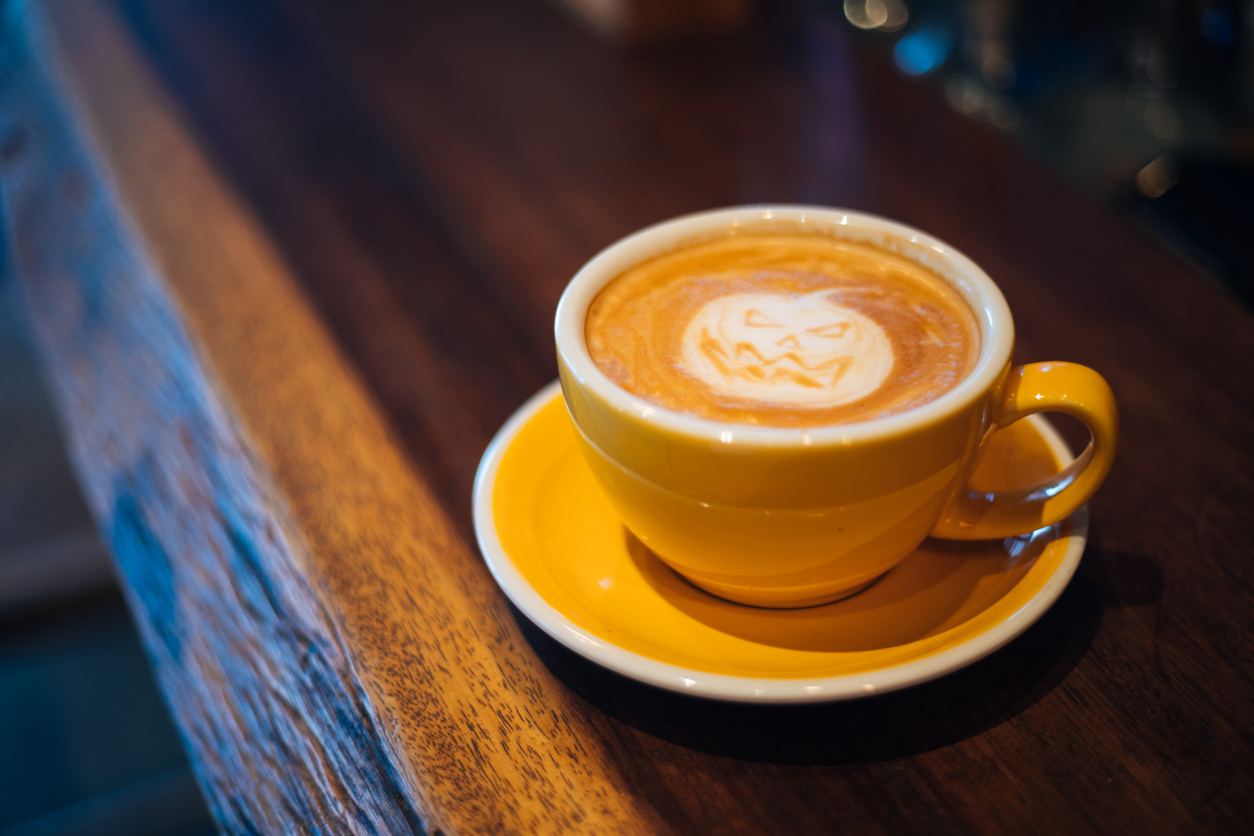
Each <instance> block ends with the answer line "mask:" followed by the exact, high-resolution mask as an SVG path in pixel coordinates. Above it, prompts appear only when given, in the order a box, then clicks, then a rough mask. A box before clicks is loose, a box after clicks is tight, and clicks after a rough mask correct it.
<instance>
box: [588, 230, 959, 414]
mask: <svg viewBox="0 0 1254 836" xmlns="http://www.w3.org/2000/svg"><path fill="white" fill-rule="evenodd" d="M585 336H586V339H587V344H588V350H589V353H590V355H591V356H592V360H593V362H594V363H595V364H596V365H597V366H598V368H600V369H601V370H602V371H603V372H604V373H605V374H606V375H607V376H608V377H609V378H610V379H611V380H613V381H614V382H615V383H616V384H618V385H619V386H621V387H622V388H623V389H626V390H627V391H629V392H632V393H633V394H636V395H638V396H640V397H642V398H644V399H645V400H648V401H650V402H652V403H655V404H657V405H659V406H663V407H666V408H668V409H673V410H676V411H680V412H687V413H691V414H693V415H697V416H700V417H704V418H711V419H714V420H719V421H731V422H735V423H744V424H759V425H765V426H821V425H826V424H841V423H851V422H855V421H864V420H869V419H871V418H876V417H881V416H885V415H892V414H896V413H899V412H903V411H906V410H908V409H912V408H914V407H916V406H919V405H921V404H923V403H927V402H928V401H931V400H934V399H935V398H937V397H939V396H940V395H942V394H944V393H945V392H947V391H949V389H952V388H953V387H954V386H956V385H957V384H958V383H959V382H961V381H962V380H963V379H964V378H965V377H966V376H967V375H968V374H970V372H971V370H972V369H973V368H974V366H975V361H976V358H977V357H978V355H979V348H980V332H979V326H978V323H977V321H976V319H975V316H974V314H973V313H972V312H971V309H970V308H969V307H968V306H967V304H966V302H965V301H964V300H963V299H962V297H961V296H960V295H959V294H958V292H957V291H956V290H955V289H954V288H953V287H952V286H951V285H949V284H948V283H947V282H946V281H944V280H943V279H942V278H940V277H939V276H937V275H936V274H935V273H933V272H931V271H930V270H928V269H927V268H925V267H923V266H921V265H919V264H917V263H916V262H914V261H911V260H909V259H906V258H904V257H902V256H899V255H896V254H894V253H891V252H888V251H886V250H883V249H880V248H878V247H875V246H872V245H870V244H863V243H854V242H849V241H843V240H840V239H835V238H830V237H827V236H823V235H816V234H804V233H800V234H791V233H786V234H757V233H742V234H739V235H734V236H730V237H727V238H721V239H717V240H713V241H707V242H704V243H699V244H695V245H693V246H691V247H687V248H682V249H679V250H677V251H675V252H672V253H668V254H666V255H663V256H660V257H658V258H655V259H653V260H651V261H648V262H645V263H644V264H641V265H639V266H637V267H635V268H633V269H631V270H628V271H627V272H626V273H624V274H622V275H621V276H619V277H617V278H615V279H614V280H613V281H612V282H610V283H609V284H608V285H607V286H606V287H605V288H604V289H603V290H602V291H601V293H600V294H599V295H598V296H597V297H596V298H595V299H594V300H593V302H592V304H591V306H590V307H589V310H588V316H587V319H586V322H585Z"/></svg>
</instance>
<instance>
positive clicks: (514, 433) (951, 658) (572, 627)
mask: <svg viewBox="0 0 1254 836" xmlns="http://www.w3.org/2000/svg"><path fill="white" fill-rule="evenodd" d="M1070 460H1071V455H1070V453H1069V451H1068V450H1067V446H1066V444H1065V442H1063V441H1062V439H1061V438H1060V437H1059V436H1058V434H1057V433H1056V432H1055V431H1054V429H1053V428H1052V427H1051V426H1050V425H1049V423H1048V422H1047V421H1045V420H1044V419H1043V418H1041V417H1040V416H1032V417H1031V418H1029V419H1025V420H1023V421H1020V422H1018V423H1016V424H1014V425H1012V426H1011V427H1010V428H1008V429H1006V430H1003V431H1002V432H1000V433H998V434H997V435H996V436H995V437H994V438H993V440H992V442H991V443H990V449H989V450H988V452H987V454H986V455H985V457H984V459H983V460H982V461H981V463H980V466H979V468H978V470H977V472H976V475H975V476H974V477H973V479H972V485H973V486H974V487H976V489H978V490H990V491H991V490H1003V489H1006V488H1013V487H1028V486H1030V485H1033V484H1037V483H1039V482H1041V481H1043V480H1044V479H1045V477H1046V476H1049V475H1052V474H1053V473H1055V472H1057V471H1058V470H1060V469H1061V468H1062V467H1063V466H1065V465H1066V464H1067V463H1068V462H1070ZM474 516H475V532H476V534H477V536H478V540H479V547H480V549H481V550H482V551H483V555H484V557H485V558H486V560H487V562H488V566H489V567H490V568H491V570H492V574H493V576H494V577H495V578H496V580H497V582H498V583H499V584H500V585H501V588H502V589H503V590H504V591H505V593H506V595H508V596H509V598H510V599H511V600H512V601H513V602H514V603H515V604H516V605H517V606H518V608H519V609H521V610H522V611H523V613H524V614H525V615H526V616H527V617H528V618H530V619H531V620H532V621H534V622H535V623H536V624H537V625H539V626H540V627H541V628H542V629H543V630H544V631H545V632H547V633H548V634H549V635H551V636H553V637H554V638H556V639H557V640H558V641H560V642H562V643H563V644H565V645H566V646H568V647H570V648H571V649H573V650H574V651H576V652H577V653H580V654H582V655H583V656H586V657H587V658H589V659H591V660H593V661H595V662H598V663H600V664H602V665H605V666H606V667H608V668H610V669H612V670H615V671H618V672H619V673H622V674H624V675H626V676H630V677H632V678H634V679H638V680H641V681H643V682H648V683H650V684H653V685H657V686H660V687H663V688H669V689H672V690H676V691H682V692H686V693H691V694H699V695H702V696H707V697H714V698H718V699H728V700H740V701H752V702H818V701H824V700H838V699H849V698H852V697H860V696H866V695H867V694H873V693H882V692H884V691H890V690H894V689H896V688H902V687H905V686H908V685H914V684H918V683H920V682H925V681H927V680H929V679H933V678H935V677H938V676H942V675H944V674H946V673H949V672H950V671H953V670H956V669H957V668H960V667H963V666H964V665H968V664H970V663H971V662H974V661H976V660H977V659H980V658H982V657H983V656H986V655H987V654H989V653H991V652H992V651H994V650H996V649H997V648H999V647H1001V646H1002V645H1004V644H1006V643H1007V642H1009V641H1010V640H1011V639H1013V638H1014V637H1015V636H1017V635H1019V634H1020V633H1022V632H1023V631H1024V630H1025V629H1027V627H1028V626H1029V625H1031V624H1032V623H1033V622H1035V621H1036V620H1037V619H1038V618H1040V616H1041V615H1043V614H1044V612H1045V611H1046V610H1047V609H1049V607H1050V605H1051V604H1053V602H1054V601H1055V600H1057V598H1058V596H1059V595H1061V594H1062V590H1063V589H1064V588H1065V587H1066V585H1067V583H1068V581H1070V580H1071V576H1072V575H1073V574H1074V573H1075V569H1076V566H1077V565H1078V564H1079V561H1080V555H1081V554H1082V553H1083V551H1084V543H1085V535H1086V533H1087V530H1088V519H1087V511H1086V509H1081V511H1080V512H1078V513H1077V514H1075V515H1074V516H1072V517H1071V518H1070V519H1068V520H1065V521H1064V522H1062V523H1058V524H1056V525H1052V526H1049V527H1048V528H1043V529H1041V530H1039V531H1036V532H1034V533H1032V534H1028V535H1024V536H1022V537H1013V538H1009V539H1006V540H998V541H988V542H974V543H971V542H968V543H956V542H949V541H942V540H927V541H925V542H924V543H923V545H921V546H920V547H919V548H918V549H917V550H916V551H914V552H913V553H912V554H910V555H909V556H908V557H906V559H905V560H903V561H902V562H901V563H900V564H898V565H897V566H896V567H895V568H894V569H892V570H891V571H890V572H889V573H888V574H887V575H885V576H884V577H883V578H882V579H880V580H879V581H878V582H876V583H875V584H874V585H872V586H871V587H870V588H868V589H867V590H865V591H864V592H861V593H859V594H857V595H855V596H853V597H851V598H846V599H844V600H843V601H837V602H835V603H832V604H825V605H823V606H818V607H810V608H806V609H794V610H770V609H759V608H756V607H748V606H744V605H741V604H734V603H731V602H728V601H724V600H722V599H720V598H716V597H714V596H712V595H710V594H708V593H706V592H703V591H701V590H699V589H697V588H696V587H694V586H692V585H691V584H689V583H688V582H687V581H685V580H683V579H682V578H680V576H679V575H677V574H675V573H674V572H673V571H672V570H671V569H670V568H668V567H667V566H666V565H665V564H663V563H662V562H661V561H660V560H658V559H657V558H656V557H655V556H654V555H653V554H652V553H650V552H649V551H648V550H647V549H646V548H645V547H644V546H643V545H641V544H640V542H639V541H637V540H636V539H635V538H634V537H632V535H631V534H630V533H629V532H628V531H627V530H626V529H625V528H624V527H623V524H622V523H621V522H620V521H619V520H618V517H617V516H616V515H615V514H614V511H613V509H612V508H611V507H610V504H609V501H608V500H607V499H606V498H605V495H604V494H603V493H602V491H601V489H600V487H599V486H598V485H597V483H596V481H595V479H594V478H593V476H592V472H591V471H590V470H589V469H588V466H587V465H586V464H585V463H584V460H583V457H582V456H581V454H580V452H579V448H578V447H577V446H576V441H575V431H574V428H573V426H572V425H571V422H570V418H569V417H568V415H567V413H566V408H565V404H564V403H563V401H562V397H561V390H560V388H559V387H558V385H557V384H556V383H553V384H551V385H549V386H548V387H546V388H545V389H544V390H542V391H541V392H540V393H538V394H537V395H536V396H534V397H533V398H532V399H531V400H530V401H528V402H527V403H526V404H524V405H523V406H522V407H521V408H520V409H519V410H518V412H516V413H515V414H514V416H513V417H512V418H510V420H509V421H508V422H506V424H505V426H503V427H502V428H501V431H500V432H499V433H498V434H497V437H496V438H495V439H494V440H493V442H492V444H491V445H490V446H489V447H488V450H487V452H486V453H485V454H484V457H483V461H482V463H481V464H480V466H479V472H478V474H477V476H476V478H475V492H474Z"/></svg>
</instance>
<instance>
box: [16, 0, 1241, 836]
mask: <svg viewBox="0 0 1254 836" xmlns="http://www.w3.org/2000/svg"><path fill="white" fill-rule="evenodd" d="M0 8H3V9H4V13H5V18H4V29H3V33H2V37H3V39H4V43H5V51H4V59H3V60H4V66H3V70H2V72H3V76H2V77H0V194H2V196H3V201H4V203H3V212H4V222H5V229H6V242H7V260H8V263H9V264H10V265H11V272H12V276H13V280H14V281H15V282H17V283H18V285H19V289H20V291H21V295H22V297H23V298H24V300H25V304H26V309H27V314H28V317H29V319H30V321H31V323H32V329H33V331H34V333H35V335H36V337H37V339H38V344H39V346H40V349H41V351H42V354H43V359H44V363H45V367H46V370H47V373H48V377H49V379H50V380H51V381H52V383H53V388H54V390H55V392H56V394H57V399H58V402H59V405H60V411H61V415H62V417H63V420H64V422H65V426H66V429H67V431H68V433H69V436H70V439H71V444H72V453H73V457H74V461H75V464H76V467H77V470H78V472H79V475H80V477H81V479H82V481H83V483H84V485H85V486H86V489H87V494H88V497H89V500H90V502H91V505H92V508H93V511H94V513H95V515H96V518H97V521H98V523H99V525H100V526H101V529H102V530H103V531H104V533H105V535H106V538H107V540H108V541H109V544H110V546H111V549H112V551H113V554H114V558H115V560H116V561H117V564H118V566H119V568H120V570H121V574H122V578H123V581H124V583H125V585H126V587H127V591H128V596H129V600H130V602H131V606H132V609H133V611H134V613H135V616H136V619H137V621H138V622H139V624H140V626H141V629H142V632H143V634H144V637H145V640H146V643H147V647H148V651H149V655H150V657H151V660H152V662H153V665H154V667H155V669H156V671H157V673H158V679H159V682H160V683H161V687H162V689H163V691H164V693H165V696H166V699H167V700H168V701H169V703H170V706H171V709H172V711H173V714H174V716H175V718H176V721H177V723H178V725H179V727H180V729H181V731H182V734H183V738H184V742H185V744H186V746H187V748H188V751H189V753H190V755H191V757H192V760H193V762H194V764H195V766H196V770H197V774H198V776H199V778H200V781H201V786H202V788H203V789H204V791H205V794H206V796H207V798H208V799H209V801H210V805H211V808H212V809H213V811H214V813H215V815H216V816H217V817H218V819H219V821H220V822H221V823H222V826H223V828H224V829H225V830H227V831H229V832H241V833H244V832H284V831H295V832H301V831H316V832H411V831H416V830H420V829H423V828H426V829H427V830H428V831H430V832H435V831H437V830H438V831H441V832H444V833H448V834H451V833H480V832H502V833H537V832H581V833H582V832H629V833H649V832H657V833H694V832H720V833H723V832H725V833H762V832H789V833H826V832H838V831H845V830H856V831H865V832H871V833H877V832H878V833H882V832H925V831H927V832H931V831H939V832H983V833H997V832H1007V831H1015V832H1038V833H1053V832H1086V831H1087V832H1094V831H1100V832H1134V833H1135V832H1232V831H1235V830H1248V829H1250V828H1251V827H1254V749H1252V747H1254V681H1252V680H1251V678H1250V675H1249V671H1250V670H1251V669H1254V640H1252V639H1251V638H1250V637H1251V635H1254V589H1252V588H1251V585H1250V577H1251V549H1250V545H1249V544H1250V542H1251V540H1252V538H1254V517H1252V516H1251V514H1250V511H1249V509H1250V508H1251V507H1254V479H1252V478H1251V474H1254V318H1252V317H1251V315H1250V313H1249V312H1248V311H1246V310H1244V309H1243V308H1241V307H1240V305H1239V304H1238V303H1236V302H1235V301H1234V300H1232V299H1230V298H1228V297H1226V296H1225V295H1224V294H1223V293H1222V292H1221V291H1219V290H1218V289H1217V288H1214V287H1212V286H1210V285H1209V284H1208V283H1207V282H1206V281H1205V280H1204V279H1202V278H1201V277H1199V276H1197V275H1196V274H1194V273H1193V272H1191V271H1190V270H1189V269H1188V268H1187V267H1185V266H1184V265H1182V264H1180V263H1179V262H1177V261H1175V260H1174V259H1173V258H1172V257H1171V256H1170V255H1169V254H1167V253H1165V252H1162V251H1161V250H1159V249H1157V248H1156V246H1155V245H1154V244H1152V243H1151V242H1149V241H1147V240H1145V239H1143V238H1141V237H1140V236H1139V235H1138V234H1137V233H1135V232H1133V231H1132V230H1130V229H1128V228H1126V227H1124V226H1123V225H1122V224H1121V223H1120V222H1118V221H1117V220H1115V219H1114V218H1112V217H1110V216H1108V215H1107V214H1105V213H1104V212H1103V211H1102V210H1101V209H1099V208H1097V207H1094V206H1092V205H1090V204H1088V203H1086V202H1084V201H1083V200H1081V199H1080V198H1078V197H1077V196H1075V195H1074V194H1072V193H1070V192H1069V191H1068V190H1067V189H1065V188H1064V187H1062V186H1061V185H1059V184H1058V183H1057V182H1056V181H1054V180H1053V179H1051V178H1050V177H1049V176H1048V175H1046V174H1045V173H1043V172H1042V171H1041V170H1039V169H1038V168H1037V167H1036V166H1034V165H1033V164H1032V163H1031V162H1030V161H1028V160H1026V159H1025V158H1024V157H1023V156H1021V155H1020V154H1019V152H1017V151H1016V150H1015V149H1014V147H1013V146H1012V145H1011V144H1010V143H1009V142H1008V141H1007V139H1006V137H1004V136H1002V135H1001V134H999V133H998V132H997V131H996V130H995V129H993V128H992V127H991V126H988V125H980V124H977V123H974V122H972V121H970V120H967V119H966V118H965V117H963V116H961V115H959V114H956V113H954V112H951V111H950V110H949V109H948V108H947V106H946V105H945V103H944V102H943V100H942V99H941V98H939V97H938V96H937V95H936V93H935V91H933V90H930V89H928V88H927V87H925V86H922V85H919V84H916V83H914V82H911V81H907V80H904V79H902V78H900V77H899V76H897V75H896V74H895V72H894V71H893V70H892V68H891V67H889V66H888V65H887V64H886V63H885V62H884V61H883V60H882V59H881V58H880V57H878V56H877V55H876V54H875V53H873V52H869V51H863V50H861V49H860V48H857V47H855V46H853V45H851V43H850V42H849V40H848V39H847V35H846V33H845V30H842V29H841V28H840V27H839V26H838V25H837V24H838V23H839V19H838V18H834V17H830V16H827V15H825V14H824V13H822V12H816V11H813V10H811V9H810V8H809V7H807V6H802V5H799V4H796V5H795V4H791V3H786V2H779V3H762V4H760V8H759V11H758V13H757V17H756V18H755V21H754V24H753V26H752V27H751V29H750V31H749V32H748V33H746V34H743V35H740V36H737V37H733V38H727V39H722V40H718V41H715V42H711V43H707V44H696V45H688V46H684V47H677V48H671V49H658V50H654V51H650V52H637V53H632V52H620V51H616V50H614V49H613V48H610V47H607V46H605V45H603V44H600V43H598V42H596V41H594V40H592V39H590V38H589V37H588V36H587V35H586V34H585V33H583V32H581V31H580V30H579V29H578V28H576V27H575V26H573V25H572V24H571V23H570V22H569V21H568V20H567V19H566V18H565V17H564V16H563V15H562V14H560V13H558V12H557V11H555V10H554V9H552V8H551V7H549V6H548V5H546V4H543V3H539V2H506V0H473V2H470V1H467V2H452V0H449V2H442V1H440V0H433V2H426V3H386V2H369V3H361V4H351V5H348V4H337V3H333V2H323V0H258V2H251V3H235V2H225V3H224V2H217V0H116V2H110V0H93V2H79V3H74V2H69V0H61V1H60V2H49V3H31V2H28V3H18V2H14V0H4V2H3V4H2V5H0ZM765 200H773V201H809V202H818V203H827V204H835V205H847V206H852V207H854V208H858V209H864V210H869V211H874V212H879V213H881V214H884V215H888V216H891V217H895V218H898V219H900V220H902V221H905V222H907V223H911V224H914V225H916V226H919V227H922V228H924V229H927V230H929V231H930V232H933V233H935V234H937V235H939V236H940V237H942V238H944V239H947V240H949V241H950V242H951V243H953V244H954V245H956V246H957V247H959V248H960V249H962V250H964V251H965V252H967V253H968V254H969V255H971V256H972V257H973V258H974V259H975V260H976V261H977V262H979V263H980V264H981V265H983V266H984V267H985V268H986V269H987V270H988V271H989V273H990V274H991V275H993V277H994V278H995V279H996V280H997V281H998V283H999V285H1000V286H1001V287H1002V288H1003V290H1004V292H1005V294H1006V296H1007V298H1008V301H1009V302H1010V305H1011V308H1012V309H1013V310H1014V311H1015V316H1016V324H1017V329H1018V333H1017V339H1018V351H1017V355H1016V356H1017V358H1018V359H1020V360H1024V361H1028V360H1042V359H1050V358H1055V357H1058V358H1063V359H1068V360H1074V361H1077V362H1081V363H1085V364H1087V365H1090V366H1093V367H1095V368H1097V369H1099V370H1100V371H1101V372H1102V373H1103V374H1104V375H1105V376H1106V377H1107V378H1108V379H1109V380H1110V382H1111V384H1112V386H1113V387H1114V389H1115V390H1116V393H1117V396H1118V397H1119V399H1120V404H1121V409H1122V412H1123V416H1124V435H1123V438H1122V439H1121V446H1120V454H1119V461H1118V462H1117V463H1116V465H1115V469H1114V471H1113V472H1112V474H1111V477H1110V479H1109V481H1108V483H1107V484H1106V486H1105V487H1104V488H1103V490H1102V491H1101V492H1100V493H1099V495H1098V496H1097V497H1096V498H1095V500H1094V501H1093V503H1092V506H1091V514H1092V535H1091V539H1090V543H1089V549H1088V553H1087V554H1086V556H1085V558H1084V560H1083V563H1082V567H1081V570H1080V572H1079V574H1078V575H1077V577H1076V578H1075V580H1074V581H1073V582H1072V584H1071V586H1070V587H1069V588H1068V590H1067V592H1066V593H1065V594H1064V595H1063V596H1062V598H1061V599H1060V600H1059V602H1058V603H1057V604H1056V605H1055V607H1054V608H1053V609H1052V610H1051V611H1050V612H1049V613H1048V614H1047V615H1046V616H1045V617H1044V618H1043V619H1042V620H1041V621H1040V622H1039V623H1038V624H1037V625H1035V626H1034V627H1033V628H1031V629H1030V630H1028V631H1027V632H1026V633H1025V634H1024V635H1023V636H1022V637H1021V638H1020V639H1018V640H1016V641H1015V642H1014V643H1012V644H1011V645H1009V646H1008V647H1006V648H1005V649H1003V650H1002V651H1000V652H999V653H997V654H995V655H993V656H991V657H989V658H988V659H986V660H983V661H982V662H980V663H978V664H976V665H974V666H972V667H970V668H968V669H965V670H963V671H961V672H959V673H956V674H954V675H952V676H950V677H947V678H945V679H943V680H940V681H937V682H935V683H931V684H929V685H926V686H923V687H920V688H916V689H913V690H910V691H906V692H901V693H897V694H891V695H886V696H884V697H881V698H876V699H873V700H868V701H863V702H858V703H854V704H846V705H832V706H813V707H807V708H799V709H791V708H790V709H770V708H755V707H751V706H728V705H719V704H710V703H704V702H699V701H695V700H690V699H685V698H683V697H681V696H678V695H672V694H665V693H659V692H656V691H654V690H652V689H649V688H647V687H644V686H640V685H638V684H636V683H632V682H629V681H625V680H623V679H621V678H619V677H617V676H615V675H613V674H610V673H607V672H605V671H603V670H601V669H599V668H597V667H595V666H593V665H591V664H590V663H587V662H585V661H584V660H582V659H580V658H577V657H575V656H574V655H573V654H571V653H568V652H567V651H565V650H563V649H562V648H560V647H558V646H557V645H556V644H555V643H554V642H552V641H550V640H549V639H547V638H546V637H545V636H544V635H542V634H540V633H539V632H538V631H536V630H534V629H533V628H531V627H530V626H529V625H528V624H527V623H526V622H525V621H522V620H520V619H519V618H517V617H516V616H515V614H514V613H513V612H512V611H511V610H510V608H509V607H508V605H507V604H506V603H505V602H504V600H503V598H502V597H501V595H500V594H499V592H498V591H497V590H496V588H495V586H494V585H493V583H492V581H491V578H490V577H489V575H488V573H487V571H486V569H485V568H484V567H483V565H482V563H481V561H479V559H478V558H477V556H476V555H475V554H474V553H473V551H472V550H471V549H469V548H468V547H467V545H466V544H467V542H470V539H471V531H470V514H469V508H470V504H469V495H470V486H471V481H472V479H473V474H474V468H475V465H476V463H477V461H478V458H479V456H480V454H481V453H482V450H483V448H484V446H485V445H486V443H487V441H488V440H489V439H490V437H491V435H492V433H493V432H495V430H496V428H497V427H498V426H499V425H500V423H501V422H502V421H503V420H504V419H505V418H506V417H507V416H508V415H509V414H510V412H511V411H512V410H513V409H514V408H515V407H516V406H517V405H518V404H519V403H521V402H522V400H524V399H525V397H526V396H527V395H529V394H530V393H531V392H533V391H534V390H536V389H537V388H539V387H540V386H541V385H543V383H544V382H546V381H547V380H549V379H551V378H552V377H553V376H554V363H553V357H552V343H551V322H552V313H553V308H554V306H555V304H556V301H557V297H558V295H559V294H560V292H561V289H562V287H563V286H564V285H565V283H566V281H567V280H568V279H569V277H570V276H571V275H572V274H573V273H574V271H575V270H576V269H577V268H578V267H579V265H580V264H581V263H582V262H583V261H585V260H586V259H587V258H589V257H590V256H591V255H593V254H594V253H595V252H596V251H597V250H598V249H599V248H600V247H602V246H604V245H606V244H608V243H610V242H612V241H613V240H615V239H616V238H618V237H620V236H621V235H624V234H626V233H629V232H631V231H632V230H634V229H637V228H640V227H642V226H644V225H647V224H649V223H652V222H654V221H657V220H660V219H662V218H665V217H669V216H672V215H675V214H679V213H681V212H685V211H690V210H696V209H703V208H709V207H712V206H717V205H726V204H733V203H743V202H751V201H765ZM1074 440H1075V441H1082V439H1079V438H1077V439H1074Z"/></svg>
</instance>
